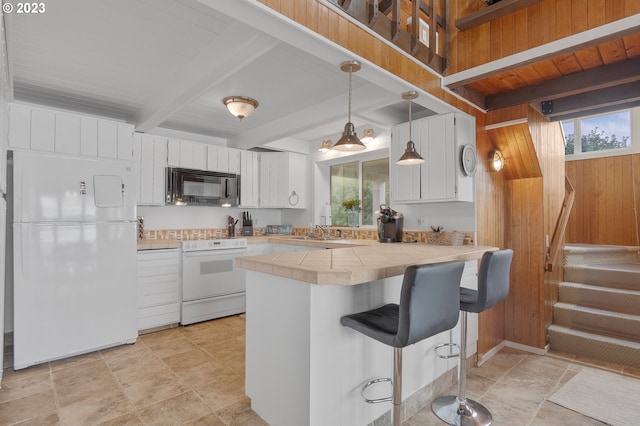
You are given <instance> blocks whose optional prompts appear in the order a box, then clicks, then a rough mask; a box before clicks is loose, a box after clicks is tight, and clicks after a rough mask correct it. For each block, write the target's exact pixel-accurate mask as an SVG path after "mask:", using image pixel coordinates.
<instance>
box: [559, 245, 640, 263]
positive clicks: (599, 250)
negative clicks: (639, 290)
mask: <svg viewBox="0 0 640 426" xmlns="http://www.w3.org/2000/svg"><path fill="white" fill-rule="evenodd" d="M564 259H565V265H566V264H570V265H575V264H586V263H590V264H594V263H640V247H637V246H609V245H597V244H565V246H564Z"/></svg>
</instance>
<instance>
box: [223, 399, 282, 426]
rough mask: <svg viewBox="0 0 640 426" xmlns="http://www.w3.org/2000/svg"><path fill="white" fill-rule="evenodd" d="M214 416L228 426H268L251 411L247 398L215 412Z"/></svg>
mask: <svg viewBox="0 0 640 426" xmlns="http://www.w3.org/2000/svg"><path fill="white" fill-rule="evenodd" d="M216 415H217V416H218V417H220V418H221V419H222V421H223V422H224V423H225V424H227V425H229V426H269V424H268V423H267V422H265V421H264V420H263V419H262V418H261V417H260V416H259V415H257V414H256V413H255V412H253V411H252V410H251V402H250V400H249V398H247V397H245V398H243V399H241V400H239V401H237V402H234V403H233V404H229V405H227V406H226V407H224V408H221V409H219V410H217V411H216Z"/></svg>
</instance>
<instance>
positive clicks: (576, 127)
mask: <svg viewBox="0 0 640 426" xmlns="http://www.w3.org/2000/svg"><path fill="white" fill-rule="evenodd" d="M562 129H563V130H564V135H565V142H566V144H565V155H575V154H580V153H586V152H593V151H607V150H608V151H610V150H615V149H620V148H630V147H631V111H629V110H627V111H620V112H616V113H613V114H604V115H597V116H593V117H587V118H580V119H575V120H571V121H563V122H562ZM576 141H580V142H579V143H578V144H576Z"/></svg>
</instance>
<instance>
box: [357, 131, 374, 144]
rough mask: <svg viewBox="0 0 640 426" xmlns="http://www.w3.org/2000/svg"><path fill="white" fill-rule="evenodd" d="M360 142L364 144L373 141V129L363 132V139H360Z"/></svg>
mask: <svg viewBox="0 0 640 426" xmlns="http://www.w3.org/2000/svg"><path fill="white" fill-rule="evenodd" d="M360 140H361V141H362V142H363V143H369V142H371V141H372V140H373V129H364V130H363V131H362V137H361V138H360Z"/></svg>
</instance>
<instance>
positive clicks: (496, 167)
mask: <svg viewBox="0 0 640 426" xmlns="http://www.w3.org/2000/svg"><path fill="white" fill-rule="evenodd" d="M505 163H506V160H505V159H504V155H502V152H500V150H497V149H492V150H491V151H489V169H491V170H493V171H494V172H499V171H500V170H502V168H503V167H504V165H505Z"/></svg>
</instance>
